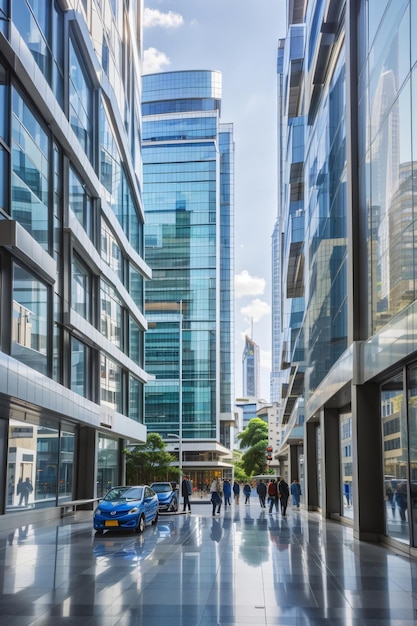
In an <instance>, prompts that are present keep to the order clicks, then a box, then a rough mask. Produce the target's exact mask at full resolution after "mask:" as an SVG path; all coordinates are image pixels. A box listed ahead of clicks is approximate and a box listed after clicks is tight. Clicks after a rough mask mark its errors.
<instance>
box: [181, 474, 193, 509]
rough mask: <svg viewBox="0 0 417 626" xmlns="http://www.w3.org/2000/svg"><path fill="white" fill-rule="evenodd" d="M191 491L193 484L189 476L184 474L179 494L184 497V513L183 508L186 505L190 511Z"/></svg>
mask: <svg viewBox="0 0 417 626" xmlns="http://www.w3.org/2000/svg"><path fill="white" fill-rule="evenodd" d="M192 493H193V485H192V483H191V480H190V477H189V476H184V480H183V481H182V483H181V495H182V497H183V498H184V508H183V510H182V512H183V513H185V509H186V508H187V507H188V511H189V513H191V504H190V497H191V495H192Z"/></svg>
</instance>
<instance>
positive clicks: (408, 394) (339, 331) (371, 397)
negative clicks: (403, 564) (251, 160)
mask: <svg viewBox="0 0 417 626" xmlns="http://www.w3.org/2000/svg"><path fill="white" fill-rule="evenodd" d="M294 6H295V5H293V4H292V3H290V2H289V3H288V7H289V14H288V15H289V28H288V33H287V37H286V39H285V40H282V41H281V42H280V45H279V52H278V61H279V62H278V72H279V75H278V83H279V150H280V152H279V156H280V167H279V199H280V211H279V214H278V219H277V224H278V227H279V232H280V237H281V239H280V242H281V243H282V254H281V256H280V261H281V263H282V268H281V273H280V279H281V281H282V285H281V302H280V304H281V306H282V317H281V320H282V334H281V367H282V370H283V371H284V375H283V378H284V380H285V381H286V382H285V383H284V384H283V385H282V391H283V398H282V402H281V409H280V413H281V415H280V417H281V420H282V425H283V426H284V427H285V429H286V435H285V438H284V445H283V446H282V449H281V450H280V451H279V455H280V458H282V457H283V456H284V454H285V453H287V455H288V456H287V459H288V466H289V471H290V472H292V473H295V472H299V471H300V470H301V469H302V468H301V467H296V466H295V465H294V463H293V462H292V459H294V458H295V451H294V449H291V447H292V446H293V447H297V446H300V442H297V443H296V442H295V437H293V438H292V437H291V435H292V433H293V432H294V429H293V426H294V424H296V415H295V413H296V411H297V406H298V402H294V400H292V398H294V397H297V396H298V397H301V398H302V399H303V400H304V401H305V402H304V407H305V413H306V427H305V429H304V442H303V449H304V451H305V455H304V459H303V460H304V464H305V466H306V468H308V471H307V474H306V476H307V484H306V491H307V502H308V506H309V507H311V508H317V509H319V510H320V509H324V515H326V516H332V515H335V516H340V515H341V516H343V517H345V518H351V520H352V524H353V525H354V528H355V531H356V532H357V534H358V536H363V537H364V538H365V539H369V538H372V539H375V540H379V539H380V538H381V537H382V536H387V537H389V538H390V540H396V541H397V542H398V545H399V547H400V549H404V547H403V546H402V545H401V544H405V545H406V546H407V549H408V548H409V547H410V546H411V547H412V548H415V547H416V546H417V530H416V529H417V526H416V519H415V510H416V507H417V489H416V479H417V474H416V456H417V455H416V454H415V441H414V440H415V437H416V432H417V416H416V414H415V408H414V405H415V396H416V388H417V382H416V381H417V376H416V358H415V355H416V350H417V339H416V335H415V328H416V316H417V313H416V311H417V293H416V278H417V271H416V270H417V264H416V253H415V249H416V246H415V230H416V227H415V221H416V220H415V213H416V211H415V207H416V206H417V204H416V195H415V190H416V184H415V183H416V177H415V172H416V166H415V161H416V159H415V155H416V154H417V140H416V137H417V133H416V128H417V123H416V116H415V110H416V107H415V101H416V97H417V95H416V94H417V91H416V84H417V80H416V71H417V44H416V42H415V37H414V36H413V26H414V24H415V20H416V17H417V5H416V3H415V2H414V1H411V0H399V1H398V2H396V1H395V0H381V2H380V1H379V0H361V1H360V2H358V3H353V4H352V3H348V2H340V3H331V6H330V5H329V7H327V5H326V3H323V2H319V1H318V0H312V1H311V2H308V3H305V6H304V10H303V11H301V10H300V11H298V10H295V8H294ZM298 8H300V7H298ZM327 9H329V10H330V11H331V12H332V16H331V19H330V18H329V15H328V14H327ZM330 31H331V37H330V38H329V37H328V35H329V33H330ZM302 32H304V36H305V46H304V52H301V51H300V46H299V44H300V41H301V33H302ZM296 34H297V37H296ZM296 38H297V41H295V39H296ZM330 40H331V41H330ZM297 62H298V64H297ZM303 124H304V130H302V126H303ZM303 149H304V156H303ZM276 240H277V235H276V236H275V242H276ZM273 340H274V341H277V338H276V337H275V338H274V339H273ZM298 347H300V348H301V349H300V350H298V349H297V348H298ZM303 370H304V376H302V377H300V376H298V375H299V373H300V371H303ZM297 376H298V378H297ZM336 418H337V419H338V429H337V435H336V428H335V426H334V425H335V423H336ZM318 424H319V426H318ZM317 428H320V429H321V430H322V436H321V437H317V434H316V433H317V431H316V429H317ZM326 446H328V447H329V448H328V449H331V450H332V454H328V453H327V447H326ZM336 450H337V463H336V453H334V454H333V452H335V451H336ZM309 475H310V478H309ZM336 475H338V476H340V480H337V481H335V480H334V478H335V476H336ZM324 477H326V482H327V484H326V485H324V484H321V482H322V480H324ZM336 482H337V488H336ZM320 484H321V487H320ZM371 491H372V493H370V492H371Z"/></svg>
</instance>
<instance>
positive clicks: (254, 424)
mask: <svg viewBox="0 0 417 626" xmlns="http://www.w3.org/2000/svg"><path fill="white" fill-rule="evenodd" d="M238 439H239V440H240V447H241V448H244V449H245V451H244V453H243V456H242V464H243V469H244V470H245V472H246V474H247V475H248V476H251V475H252V474H264V473H265V465H266V448H267V446H268V424H267V423H266V422H264V421H263V420H261V419H260V418H259V417H254V418H253V419H251V420H250V421H249V423H248V425H247V426H246V428H245V430H244V431H243V432H241V433H240V434H239V435H238Z"/></svg>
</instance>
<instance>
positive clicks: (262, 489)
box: [256, 480, 266, 509]
mask: <svg viewBox="0 0 417 626" xmlns="http://www.w3.org/2000/svg"><path fill="white" fill-rule="evenodd" d="M256 492H257V494H258V496H259V503H260V505H261V507H262V508H263V509H265V508H266V504H265V498H266V485H265V483H264V481H263V480H260V481H259V483H258V484H257V486H256Z"/></svg>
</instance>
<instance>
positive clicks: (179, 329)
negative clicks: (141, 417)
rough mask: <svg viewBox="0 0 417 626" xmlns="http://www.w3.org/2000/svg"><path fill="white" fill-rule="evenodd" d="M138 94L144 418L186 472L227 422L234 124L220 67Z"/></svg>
mask: <svg viewBox="0 0 417 626" xmlns="http://www.w3.org/2000/svg"><path fill="white" fill-rule="evenodd" d="M142 101H143V106H142V113H143V135H142V147H143V164H144V170H143V174H144V196H143V197H144V204H145V215H146V227H145V259H146V262H147V264H148V265H149V266H150V267H151V269H152V280H150V281H148V282H147V283H146V286H145V309H146V317H147V320H148V323H149V330H148V332H147V336H146V342H145V356H146V368H147V371H149V373H150V374H151V375H153V377H154V379H153V380H151V381H150V382H149V384H148V385H147V387H146V393H145V423H146V425H147V427H148V430H149V431H157V432H159V433H160V434H161V435H162V436H163V437H164V438H165V439H170V435H172V434H174V435H176V436H177V437H181V439H182V440H183V442H184V454H183V459H182V461H183V465H185V466H187V467H188V471H189V470H190V469H191V470H195V471H196V472H197V469H198V468H201V467H202V466H203V465H204V466H205V467H207V461H210V462H211V467H210V470H211V469H215V468H220V465H219V461H220V458H221V456H222V455H223V454H226V453H227V449H228V448H229V447H230V442H231V435H230V430H231V427H232V424H233V404H232V402H233V395H234V389H233V383H234V380H233V360H232V358H233V357H232V354H233V344H234V338H233V282H232V279H233V244H234V240H233V166H234V145H233V128H232V125H231V124H223V123H221V122H220V107H221V74H220V73H219V72H215V71H183V72H167V73H160V74H152V75H147V76H144V77H143V99H142ZM187 442H189V445H188V444H187ZM193 478H194V479H195V480H197V481H198V482H202V481H203V480H204V481H205V480H206V476H205V475H203V474H202V473H200V474H199V475H197V474H193Z"/></svg>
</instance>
